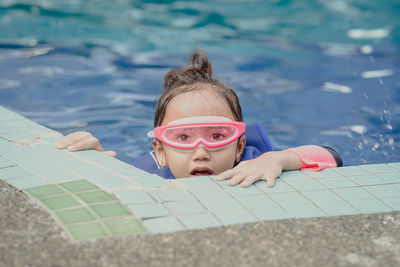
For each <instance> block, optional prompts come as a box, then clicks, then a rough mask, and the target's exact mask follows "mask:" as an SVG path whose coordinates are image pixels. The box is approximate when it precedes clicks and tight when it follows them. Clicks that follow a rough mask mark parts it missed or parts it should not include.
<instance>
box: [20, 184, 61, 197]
mask: <svg viewBox="0 0 400 267" xmlns="http://www.w3.org/2000/svg"><path fill="white" fill-rule="evenodd" d="M26 191H27V192H28V193H29V194H31V195H32V196H34V197H36V198H45V197H50V196H54V195H60V194H65V191H63V190H62V189H61V188H59V187H58V186H56V185H45V186H39V187H34V188H30V189H27V190H26Z"/></svg>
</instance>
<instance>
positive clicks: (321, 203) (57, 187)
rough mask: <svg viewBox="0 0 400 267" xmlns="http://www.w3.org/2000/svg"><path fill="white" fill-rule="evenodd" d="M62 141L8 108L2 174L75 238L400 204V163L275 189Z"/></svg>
mask: <svg viewBox="0 0 400 267" xmlns="http://www.w3.org/2000/svg"><path fill="white" fill-rule="evenodd" d="M60 138H62V135H61V134H60V133H58V132H56V131H54V130H51V129H48V128H46V127H43V126H41V125H39V124H36V123H34V122H32V121H30V120H28V119H26V118H24V117H22V116H20V115H19V114H16V113H14V112H12V111H10V110H8V109H6V108H3V107H0V179H2V180H4V181H6V182H7V183H8V184H10V185H12V186H14V187H16V188H18V189H20V190H24V191H25V192H26V193H27V194H28V195H29V196H30V197H31V198H32V199H34V200H35V201H37V203H39V204H40V205H42V206H43V207H44V208H45V209H46V210H48V211H49V213H51V214H52V215H54V218H55V219H56V220H57V222H59V224H60V225H61V226H63V227H64V229H65V230H66V232H68V233H69V234H70V236H71V238H73V239H75V240H84V239H90V238H98V237H106V236H114V235H127V234H141V233H146V232H149V233H165V232H175V231H182V230H190V229H201V228H208V227H218V226H223V225H232V224H240V223H250V222H257V221H265V220H277V219H285V218H307V217H324V216H338V215H350V214H367V213H376V212H388V211H393V210H396V211H399V210H400V163H389V164H375V165H363V166H351V167H343V168H334V169H327V170H323V171H321V172H308V171H292V172H284V173H283V174H282V175H281V177H280V179H278V180H277V182H276V185H275V186H274V187H273V188H267V187H266V184H265V182H258V183H256V184H255V185H253V186H251V187H249V188H241V187H239V186H235V187H230V186H228V185H227V183H226V181H224V182H217V181H215V180H214V179H213V177H201V178H198V177H195V178H186V179H179V180H174V181H171V180H165V179H163V178H161V177H158V176H156V175H152V174H149V173H146V172H143V171H141V170H139V169H137V168H135V167H133V166H131V165H129V164H127V163H124V162H121V161H119V160H117V159H114V158H112V157H109V156H107V155H105V154H104V153H101V152H97V151H92V150H87V151H79V152H68V151H66V150H57V149H55V148H53V146H52V144H53V143H54V142H55V141H57V140H59V139H60Z"/></svg>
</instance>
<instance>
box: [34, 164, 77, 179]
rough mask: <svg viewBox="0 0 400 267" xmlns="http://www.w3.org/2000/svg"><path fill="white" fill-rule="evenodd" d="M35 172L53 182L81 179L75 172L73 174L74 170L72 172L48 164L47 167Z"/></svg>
mask: <svg viewBox="0 0 400 267" xmlns="http://www.w3.org/2000/svg"><path fill="white" fill-rule="evenodd" d="M35 172H36V173H37V174H38V175H40V176H42V177H44V178H46V180H48V181H50V182H53V183H62V182H66V181H71V180H79V179H81V178H79V177H78V176H76V175H75V174H73V173H72V172H70V171H68V170H66V169H64V168H60V167H54V168H52V167H50V166H47V167H46V168H44V169H41V170H38V171H35Z"/></svg>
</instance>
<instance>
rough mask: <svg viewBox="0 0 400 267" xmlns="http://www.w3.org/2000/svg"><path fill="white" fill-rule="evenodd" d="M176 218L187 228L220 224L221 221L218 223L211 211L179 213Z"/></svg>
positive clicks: (201, 227)
mask: <svg viewBox="0 0 400 267" xmlns="http://www.w3.org/2000/svg"><path fill="white" fill-rule="evenodd" d="M178 218H179V220H180V221H181V222H182V223H183V224H184V225H185V226H186V228H187V229H203V228H209V227H218V226H222V223H220V222H219V221H218V220H217V218H216V217H215V216H214V215H212V214H211V213H200V214H187V215H180V216H178Z"/></svg>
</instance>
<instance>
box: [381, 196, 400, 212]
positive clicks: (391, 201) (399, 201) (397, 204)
mask: <svg viewBox="0 0 400 267" xmlns="http://www.w3.org/2000/svg"><path fill="white" fill-rule="evenodd" d="M383 201H384V202H385V203H386V204H388V205H389V206H390V207H392V209H394V210H396V211H400V198H399V197H390V198H385V199H384V200H383Z"/></svg>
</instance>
